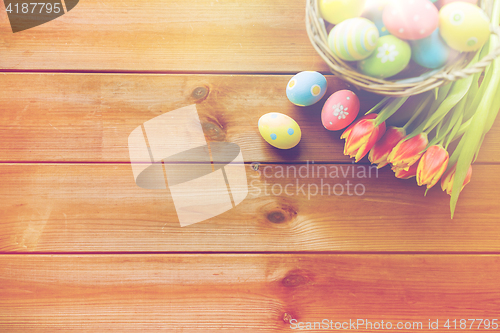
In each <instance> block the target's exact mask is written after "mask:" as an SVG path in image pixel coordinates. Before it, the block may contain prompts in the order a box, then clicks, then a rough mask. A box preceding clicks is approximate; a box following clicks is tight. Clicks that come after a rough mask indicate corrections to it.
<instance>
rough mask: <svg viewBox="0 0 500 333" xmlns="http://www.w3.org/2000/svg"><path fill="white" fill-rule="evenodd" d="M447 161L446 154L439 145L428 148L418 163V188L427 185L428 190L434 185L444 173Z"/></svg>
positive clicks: (448, 157)
mask: <svg viewBox="0 0 500 333" xmlns="http://www.w3.org/2000/svg"><path fill="white" fill-rule="evenodd" d="M449 159H450V156H449V155H448V152H447V151H446V149H444V148H443V147H442V146H441V145H435V146H430V147H429V149H427V151H426V152H425V153H424V155H422V158H421V159H420V162H419V163H418V168H417V184H418V186H422V185H427V189H430V188H431V187H433V186H434V185H436V183H437V182H438V180H439V178H441V176H442V175H443V173H444V172H445V171H446V168H447V167H448V160H449Z"/></svg>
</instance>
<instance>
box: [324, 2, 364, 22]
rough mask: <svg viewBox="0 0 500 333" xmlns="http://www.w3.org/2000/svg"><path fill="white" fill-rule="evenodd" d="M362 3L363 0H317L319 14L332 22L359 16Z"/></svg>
mask: <svg viewBox="0 0 500 333" xmlns="http://www.w3.org/2000/svg"><path fill="white" fill-rule="evenodd" d="M364 5H365V0H319V10H320V12H321V16H322V17H323V18H324V19H325V20H327V21H328V22H330V23H332V24H338V23H340V22H342V21H344V20H347V19H350V18H353V17H358V16H360V15H361V12H362V11H363V7H364Z"/></svg>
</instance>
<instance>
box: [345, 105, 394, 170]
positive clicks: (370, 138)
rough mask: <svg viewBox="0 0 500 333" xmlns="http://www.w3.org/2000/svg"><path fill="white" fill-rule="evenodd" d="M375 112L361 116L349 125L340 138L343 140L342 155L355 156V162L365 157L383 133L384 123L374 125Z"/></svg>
mask: <svg viewBox="0 0 500 333" xmlns="http://www.w3.org/2000/svg"><path fill="white" fill-rule="evenodd" d="M376 117H377V115H376V114H369V115H367V116H364V117H362V118H361V119H359V120H358V121H356V122H355V123H354V124H352V125H351V126H349V127H348V128H347V129H346V130H345V131H344V133H342V136H341V137H340V138H341V139H346V140H345V146H344V155H349V156H350V157H356V162H358V161H359V160H361V159H362V158H363V157H365V155H366V154H368V152H369V151H370V149H372V147H373V145H374V144H375V142H377V141H378V140H379V139H380V138H381V137H382V135H384V133H385V123H382V124H380V125H379V126H375V118H376Z"/></svg>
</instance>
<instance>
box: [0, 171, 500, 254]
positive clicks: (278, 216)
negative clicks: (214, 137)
mask: <svg viewBox="0 0 500 333" xmlns="http://www.w3.org/2000/svg"><path fill="white" fill-rule="evenodd" d="M325 166H326V167H327V168H328V170H327V171H328V175H326V174H325V170H324V169H318V166H314V167H313V166H311V165H309V168H308V169H307V168H306V166H305V165H261V166H260V168H259V171H255V170H253V169H252V168H251V167H250V166H247V176H248V185H249V194H248V196H247V197H246V199H245V200H244V201H243V202H242V203H240V204H239V205H238V206H237V207H236V208H234V209H231V210H229V211H226V212H225V213H222V214H221V215H218V216H216V217H213V218H211V219H208V220H206V221H203V222H200V223H197V224H193V225H191V226H188V227H183V228H181V227H180V225H179V220H178V218H177V214H176V211H175V208H174V203H173V199H175V198H173V197H172V195H171V193H170V190H169V189H165V190H147V189H143V188H140V187H138V186H137V185H136V184H135V182H134V178H133V175H132V170H131V167H130V165H123V164H114V165H113V164H83V165H73V164H63V165H61V164H57V165H49V164H11V165H6V164H3V165H0V179H2V186H1V187H0V216H2V219H1V221H0V252H3V253H11V252H39V253H46V252H47V253H49V252H50V253H60V252H64V253H85V252H122V251H123V252H149V251H153V252H158V251H166V252H200V251H201V252H205V251H206V252H212V251H218V252H252V251H257V252H260V251H334V252H337V251H340V252H345V251H356V252H371V251H389V252H393V251H410V252H436V251H441V252H443V251H444V252H462V253H463V252H483V253H484V252H494V253H498V252H499V251H500V224H499V216H500V206H499V205H498V197H499V194H500V192H499V191H500V190H499V189H500V176H499V175H500V165H475V166H474V171H473V176H472V181H471V183H470V184H469V185H467V187H466V188H465V189H464V191H463V193H462V195H461V198H460V200H459V203H458V208H457V210H456V213H455V218H454V219H453V220H450V213H449V196H448V195H446V194H445V193H444V192H442V191H441V189H440V188H438V186H437V187H436V188H434V189H431V191H429V193H428V194H427V197H424V196H423V194H424V190H425V189H424V188H419V187H418V186H416V184H415V181H414V179H413V180H412V179H410V180H399V179H396V178H394V176H393V173H392V171H390V170H388V169H383V170H381V171H380V173H379V175H378V177H377V175H376V173H375V171H374V170H371V169H366V166H364V167H363V168H362V169H359V167H358V168H356V170H355V174H354V176H353V175H352V170H353V169H352V165H350V164H347V165H325ZM287 168H289V169H287ZM294 169H295V171H294ZM370 170H371V172H372V174H371V176H370ZM185 172H187V173H189V171H185ZM287 172H288V175H287ZM295 172H296V174H294V173H295ZM313 172H314V175H313ZM336 172H337V174H336ZM343 173H345V175H344V174H343ZM337 176H338V177H337ZM370 177H371V178H370ZM325 184H326V185H325ZM321 189H323V192H321ZM194 190H195V189H193V191H194ZM197 191H198V190H197ZM285 191H286V192H285ZM342 191H343V192H342ZM207 195H208V194H207Z"/></svg>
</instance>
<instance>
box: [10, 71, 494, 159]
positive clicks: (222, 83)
mask: <svg viewBox="0 0 500 333" xmlns="http://www.w3.org/2000/svg"><path fill="white" fill-rule="evenodd" d="M290 77H291V76H289V75H236V76H232V75H94V74H92V75H91V74H4V75H3V80H1V81H0V110H1V112H0V141H1V142H2V145H0V161H4V162H26V161H41V162H44V161H50V162H128V161H129V152H128V146H127V145H128V141H127V139H128V136H129V135H130V133H131V132H132V130H134V129H135V128H136V127H137V126H139V125H141V124H143V123H144V122H145V121H147V120H149V119H152V118H154V117H156V116H159V115H161V114H164V113H165V112H168V111H172V110H174V109H177V108H180V107H183V106H187V105H190V104H194V103H196V104H197V107H198V113H199V115H200V120H201V122H202V125H203V128H204V130H205V134H206V138H207V141H209V142H213V141H228V142H234V143H237V144H238V145H240V147H241V149H242V152H243V157H244V158H245V160H246V161H247V162H287V163H291V162H299V163H304V162H306V161H315V162H348V161H350V160H349V159H348V158H347V157H346V156H344V155H343V146H344V144H343V140H340V139H339V137H340V134H341V132H329V131H327V130H325V129H324V128H323V126H322V124H321V120H320V119H321V118H320V115H321V107H322V104H323V103H322V102H319V103H318V104H316V105H314V106H311V107H306V108H302V107H298V106H295V105H293V104H292V103H290V102H289V101H288V99H287V97H286V94H285V87H286V83H287V82H288V80H289V79H290ZM27 82H29V89H26V84H27ZM328 83H329V89H328V93H327V95H326V96H325V98H324V99H326V97H327V96H329V95H330V94H331V93H333V92H335V91H337V90H340V89H345V88H347V87H348V86H347V85H346V84H345V83H343V82H342V81H340V80H339V79H338V78H336V77H334V76H328ZM200 87H201V88H205V89H207V91H208V92H207V95H206V96H205V97H203V95H202V98H198V96H197V95H193V92H194V91H197V90H196V89H197V88H200ZM359 95H360V98H361V101H362V103H361V104H362V105H361V111H362V112H366V111H367V110H368V109H369V108H370V107H371V106H372V105H374V104H375V103H376V102H377V101H378V99H379V97H377V96H375V95H371V94H367V93H359ZM323 101H324V100H323ZM412 111H413V109H412V108H411V107H409V108H407V109H405V110H402V112H403V114H402V115H400V116H399V117H400V118H401V117H402V116H403V117H402V118H404V115H408V114H411V112H412ZM268 112H282V113H285V114H288V115H290V116H291V117H292V118H294V119H295V120H296V121H297V122H298V123H299V125H300V126H301V129H302V133H303V135H302V141H301V143H300V145H299V146H297V147H296V148H294V149H291V150H288V151H281V150H277V149H275V148H273V147H271V146H270V145H269V144H267V143H266V142H265V141H264V140H263V139H262V138H261V136H260V134H259V132H258V129H257V121H258V119H259V118H260V116H262V115H263V114H266V113H268ZM396 115H397V114H396ZM499 147H500V120H497V122H496V124H495V125H494V126H493V128H492V130H491V132H490V133H489V134H488V135H487V137H486V138H485V141H484V143H483V147H482V148H481V152H480V154H479V158H478V162H495V163H496V162H500V148H499ZM365 161H366V160H365Z"/></svg>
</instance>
